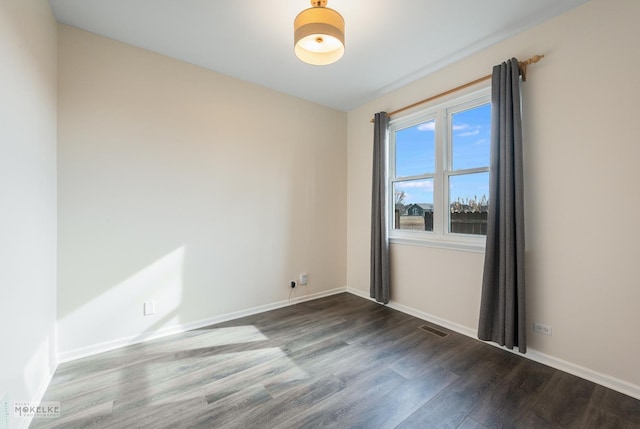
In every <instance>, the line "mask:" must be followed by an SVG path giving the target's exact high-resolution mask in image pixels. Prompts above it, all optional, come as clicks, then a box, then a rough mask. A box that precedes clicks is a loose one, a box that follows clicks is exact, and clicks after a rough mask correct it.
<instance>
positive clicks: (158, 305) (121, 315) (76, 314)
mask: <svg viewBox="0 0 640 429" xmlns="http://www.w3.org/2000/svg"><path fill="white" fill-rule="evenodd" d="M184 253H185V247H184V246H181V247H179V248H177V249H175V250H173V251H172V252H170V253H168V254H167V255H165V256H163V257H162V258H160V259H158V260H157V261H155V262H153V263H151V264H149V265H148V266H146V267H144V268H142V269H141V270H140V271H138V272H137V273H136V274H134V275H132V276H130V277H129V278H127V279H126V280H124V281H122V282H120V283H118V284H116V285H114V286H113V287H111V288H110V289H108V290H107V291H105V292H104V293H102V294H100V295H99V296H96V297H95V298H93V299H92V300H91V301H89V302H87V303H86V304H84V305H82V306H80V307H78V308H77V309H75V310H74V311H72V312H71V313H70V314H68V315H66V316H64V317H63V318H62V319H60V320H59V321H58V332H59V338H60V343H59V344H60V350H62V351H68V350H74V349H79V348H83V347H87V346H90V345H95V344H96V343H103V342H108V341H114V340H120V339H122V338H129V337H134V336H140V337H144V336H145V332H147V333H148V332H154V331H157V330H159V329H161V328H162V327H164V326H170V325H176V324H178V323H179V322H180V311H179V309H180V305H181V302H182V295H183V267H184ZM105 263H108V261H105ZM147 301H153V302H154V303H155V314H153V315H151V316H144V315H143V305H144V303H145V302H147ZM114 333H116V334H117V337H116V338H114V337H113V336H114Z"/></svg>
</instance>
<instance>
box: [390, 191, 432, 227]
mask: <svg viewBox="0 0 640 429" xmlns="http://www.w3.org/2000/svg"><path fill="white" fill-rule="evenodd" d="M393 201H394V204H395V210H394V215H393V225H394V229H405V230H417V231H433V179H421V180H405V181H402V182H396V183H394V184H393Z"/></svg>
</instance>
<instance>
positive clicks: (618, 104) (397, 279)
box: [347, 0, 640, 394]
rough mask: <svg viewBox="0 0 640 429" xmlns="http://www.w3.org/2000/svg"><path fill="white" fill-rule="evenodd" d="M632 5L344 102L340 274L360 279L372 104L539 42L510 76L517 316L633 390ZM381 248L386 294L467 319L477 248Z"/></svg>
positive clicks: (447, 81) (542, 342) (638, 8)
mask: <svg viewBox="0 0 640 429" xmlns="http://www.w3.org/2000/svg"><path fill="white" fill-rule="evenodd" d="M638 16H640V2H638V1H636V0H593V1H591V2H589V3H587V4H585V5H583V6H581V7H579V8H577V9H574V10H572V11H570V12H568V13H566V14H564V15H562V16H560V17H558V18H556V19H553V20H550V21H548V22H546V23H544V24H542V25H539V26H537V27H535V28H533V29H530V30H528V31H526V32H524V33H521V34H519V35H517V36H515V37H513V38H511V39H509V40H507V41H505V42H502V43H499V44H497V45H495V46H493V47H491V48H488V49H486V50H484V51H482V52H480V53H478V54H476V55H473V56H471V57H469V58H467V59H465V60H463V61H460V62H458V63H456V64H454V65H451V66H449V67H446V68H445V69H443V70H441V71H439V72H437V73H434V74H432V75H431V76H428V77H426V78H424V79H422V80H419V81H417V82H415V83H413V84H410V85H408V86H406V87H403V88H401V89H400V90H397V91H395V92H393V93H391V94H389V95H387V96H384V97H382V98H380V99H378V100H375V101H373V102H371V103H369V104H367V105H365V106H362V107H361V108H358V109H355V110H353V111H351V112H349V119H348V133H349V134H348V135H349V137H348V216H347V219H348V220H347V226H348V251H347V254H348V275H347V279H348V280H347V282H348V285H349V287H351V288H354V289H356V290H357V291H361V292H363V293H368V287H369V250H368V249H369V229H368V228H369V223H368V222H367V220H366V216H367V213H368V211H369V204H370V192H369V191H366V190H367V189H369V188H370V180H371V179H370V176H371V174H370V168H371V167H370V166H371V149H370V148H371V140H372V132H373V130H372V126H371V124H370V123H369V119H370V118H371V116H372V114H373V113H375V112H377V111H380V110H386V111H392V110H394V109H397V108H400V107H402V106H404V105H406V104H410V103H411V102H414V101H417V100H419V99H422V98H426V97H427V96H430V95H433V94H437V93H439V92H441V91H443V90H446V89H449V88H452V87H455V86H457V85H459V84H462V83H464V82H467V81H470V80H473V79H475V78H477V77H479V76H482V75H484V74H486V73H488V72H490V70H491V67H492V65H494V64H496V63H499V62H501V61H503V60H505V59H507V58H510V57H512V56H515V57H517V58H519V59H526V58H528V57H530V56H531V55H533V54H537V53H543V54H545V55H546V57H545V59H544V60H543V61H542V62H540V63H539V64H537V65H534V66H532V67H531V68H530V71H529V81H528V82H527V83H526V84H525V85H524V89H523V97H524V101H523V109H524V121H525V135H524V137H525V147H526V149H525V152H526V153H525V158H526V159H525V167H526V172H525V180H526V197H525V198H526V220H527V227H526V233H527V249H526V264H527V291H528V292H527V298H528V305H527V311H528V321H529V324H531V323H532V322H533V321H534V320H535V321H537V322H540V323H544V324H548V325H551V326H552V328H553V336H551V337H548V336H542V335H539V334H533V333H532V332H531V330H529V332H530V335H529V345H530V347H531V349H532V351H533V353H534V354H535V353H536V352H537V353H542V354H544V355H545V356H548V357H550V358H552V359H553V360H554V361H555V362H556V363H559V362H563V361H566V363H567V364H568V366H569V367H572V368H574V369H579V368H581V367H582V368H583V369H585V371H586V372H588V373H591V375H592V376H593V377H592V378H598V377H599V376H603V380H604V381H608V382H610V383H609V384H615V385H617V387H620V386H623V387H624V385H625V383H627V384H628V385H627V387H629V388H628V389H626V391H627V392H635V393H636V394H638V393H640V387H639V386H640V371H638V363H637V362H638V356H640V335H638V333H637V327H638V326H640V311H638V304H639V303H640V287H639V282H638V270H637V267H638V262H637V259H638V253H639V252H638V243H640V230H639V229H638V228H637V227H636V226H635V225H634V222H635V218H636V217H637V216H636V215H635V213H637V212H638V211H639V210H640V195H639V193H638V183H640V168H638V161H639V160H640V144H639V143H638V137H637V130H636V129H635V126H634V124H636V123H637V116H638V112H639V109H638V99H640V85H639V84H638V80H637V74H638V70H639V69H640V48H639V46H640V45H639V44H638V40H640V27H639V26H638V25H637V18H638ZM427 53H428V47H425V53H424V54H427ZM416 54H417V55H419V54H421V53H416ZM363 190H364V191H363ZM391 252H392V281H393V293H392V300H393V301H394V302H396V303H397V304H400V305H404V306H407V307H411V308H413V309H415V310H418V311H420V312H424V313H427V314H430V315H434V316H436V317H438V318H441V319H443V320H446V321H448V322H450V323H451V324H453V325H459V326H462V327H464V328H465V329H468V330H475V329H476V328H477V315H478V308H479V302H480V290H479V289H480V284H481V277H482V261H483V255H482V254H476V253H464V252H458V251H449V250H441V249H433V248H426V247H416V246H405V245H392V247H391Z"/></svg>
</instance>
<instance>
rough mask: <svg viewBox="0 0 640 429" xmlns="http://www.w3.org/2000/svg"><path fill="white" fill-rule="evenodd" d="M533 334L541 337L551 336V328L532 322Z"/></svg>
mask: <svg viewBox="0 0 640 429" xmlns="http://www.w3.org/2000/svg"><path fill="white" fill-rule="evenodd" d="M533 332H537V333H538V334H542V335H548V336H551V335H552V331H551V326H548V325H543V324H542V323H538V322H533Z"/></svg>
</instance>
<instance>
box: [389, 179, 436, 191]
mask: <svg viewBox="0 0 640 429" xmlns="http://www.w3.org/2000/svg"><path fill="white" fill-rule="evenodd" d="M396 189H397V190H400V191H404V190H405V189H419V190H425V191H433V181H432V180H412V181H409V182H397V183H396Z"/></svg>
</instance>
